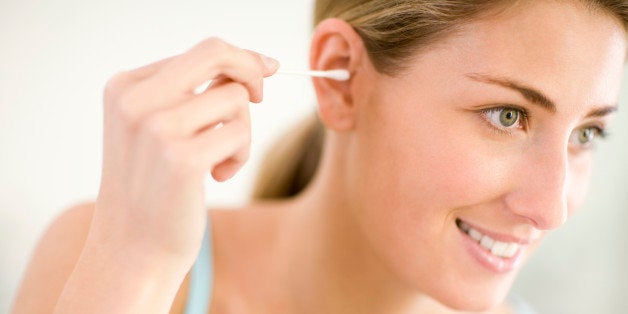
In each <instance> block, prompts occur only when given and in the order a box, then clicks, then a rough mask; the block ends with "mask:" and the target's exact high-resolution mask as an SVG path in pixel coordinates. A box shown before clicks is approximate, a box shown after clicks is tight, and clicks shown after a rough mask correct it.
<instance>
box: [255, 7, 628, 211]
mask: <svg viewBox="0 0 628 314" xmlns="http://www.w3.org/2000/svg"><path fill="white" fill-rule="evenodd" d="M521 2H523V1H521V0H517V1H513V0H432V1H427V0H423V1H422V0H394V1H390V0H316V3H315V6H314V26H316V25H318V23H320V22H321V21H322V20H324V19H327V18H339V19H342V20H344V21H346V22H347V23H349V24H350V25H351V26H352V27H353V28H354V29H355V31H356V33H358V35H359V36H360V37H361V38H362V41H363V42H364V46H365V49H366V51H367V54H368V56H369V59H370V61H371V63H372V64H373V66H374V67H375V69H376V70H377V71H378V72H380V73H383V74H387V75H390V76H394V75H396V74H398V73H400V72H402V71H403V70H404V65H405V64H408V63H407V62H406V61H407V60H408V59H409V58H411V57H412V56H414V55H416V54H417V53H419V52H420V51H421V49H422V48H425V47H428V46H429V45H430V44H433V43H435V42H437V41H438V40H442V39H443V38H445V37H447V36H448V35H451V34H452V33H453V32H455V31H456V30H457V29H459V28H460V26H462V25H464V24H465V23H469V22H471V21H473V20H476V19H479V18H481V17H483V16H485V15H487V14H490V13H495V14H498V13H500V12H503V11H502V10H500V9H507V8H512V7H514V6H516V5H517V4H518V3H521ZM580 2H581V3H582V4H584V5H585V6H586V7H587V8H588V9H591V10H599V11H602V12H604V13H607V14H608V15H610V16H611V17H614V18H616V19H618V20H619V22H620V23H622V25H623V26H624V29H626V28H627V25H628V3H626V0H580ZM323 140H324V126H323V125H322V123H321V122H320V121H319V119H318V117H317V115H316V113H315V114H313V115H311V116H308V117H306V118H305V119H304V120H303V121H302V122H301V123H298V124H297V127H296V128H295V129H294V130H292V131H290V132H288V133H287V134H285V135H284V137H282V138H280V139H279V140H278V141H277V142H276V143H275V144H274V146H272V147H271V149H270V152H269V153H268V154H267V156H266V158H265V159H264V161H263V163H262V165H261V170H260V173H259V174H258V177H257V179H256V181H255V184H254V188H253V194H252V196H251V199H253V200H254V199H268V198H287V197H291V196H294V195H296V194H298V193H299V192H300V191H301V190H302V189H303V188H304V187H305V186H306V185H307V184H308V183H309V181H310V179H311V178H312V176H313V175H314V173H315V171H316V168H317V166H318V161H319V158H320V151H321V149H322V146H323Z"/></svg>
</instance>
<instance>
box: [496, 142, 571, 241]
mask: <svg viewBox="0 0 628 314" xmlns="http://www.w3.org/2000/svg"><path fill="white" fill-rule="evenodd" d="M517 168H518V169H517V170H515V171H514V174H513V175H515V176H516V177H515V180H514V182H515V188H514V189H512V190H511V192H510V193H509V195H508V196H507V197H506V203H507V205H508V207H509V208H510V210H511V211H512V212H514V213H515V214H517V215H519V216H523V217H525V218H527V219H528V220H530V221H532V223H533V224H534V226H535V228H537V229H539V230H551V229H556V228H558V227H559V226H561V225H562V224H564V223H565V221H566V220H567V215H568V208H567V207H568V203H567V187H568V180H569V153H568V151H567V148H566V147H565V146H561V145H554V147H552V148H548V147H545V148H541V149H530V150H528V152H527V153H524V154H523V155H522V159H521V162H520V163H519V164H518V165H517Z"/></svg>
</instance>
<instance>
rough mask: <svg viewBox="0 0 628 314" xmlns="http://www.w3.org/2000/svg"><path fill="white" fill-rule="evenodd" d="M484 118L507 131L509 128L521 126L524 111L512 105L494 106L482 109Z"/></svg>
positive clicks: (497, 127) (524, 116) (524, 115)
mask: <svg viewBox="0 0 628 314" xmlns="http://www.w3.org/2000/svg"><path fill="white" fill-rule="evenodd" d="M482 115H483V116H484V118H485V119H486V120H487V121H488V122H489V123H490V124H491V125H492V126H493V127H495V128H496V129H498V130H502V131H507V130H509V129H515V128H523V127H524V125H523V124H522V122H523V121H525V119H526V112H525V111H524V110H522V109H518V108H512V107H496V108H489V109H484V110H482Z"/></svg>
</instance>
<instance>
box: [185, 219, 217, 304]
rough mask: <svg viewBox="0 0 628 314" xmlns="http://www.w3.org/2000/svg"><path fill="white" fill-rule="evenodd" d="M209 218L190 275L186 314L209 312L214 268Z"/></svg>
mask: <svg viewBox="0 0 628 314" xmlns="http://www.w3.org/2000/svg"><path fill="white" fill-rule="evenodd" d="M207 216H208V218H207V227H206V228H205V235H204V236H203V244H202V245H201V250H200V251H199V253H198V257H197V258H196V262H195V263H194V266H192V271H191V273H190V289H189V293H188V299H187V301H186V305H185V314H206V313H207V312H208V311H209V304H210V301H211V300H210V299H211V295H212V284H213V279H214V278H213V268H214V267H213V256H212V253H213V252H212V231H211V221H210V220H209V214H208V215H207Z"/></svg>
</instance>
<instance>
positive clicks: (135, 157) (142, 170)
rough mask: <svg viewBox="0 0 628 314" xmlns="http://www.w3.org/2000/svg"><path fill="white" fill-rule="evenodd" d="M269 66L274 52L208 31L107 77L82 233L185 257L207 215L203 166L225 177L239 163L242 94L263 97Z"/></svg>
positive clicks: (191, 254) (245, 113) (247, 137)
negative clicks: (96, 181) (95, 173)
mask: <svg viewBox="0 0 628 314" xmlns="http://www.w3.org/2000/svg"><path fill="white" fill-rule="evenodd" d="M277 68H278V63H277V61H275V60H273V59H270V58H267V57H264V56H262V55H260V54H257V53H255V52H252V51H248V50H243V49H240V48H237V47H234V46H232V45H229V44H227V43H225V42H224V41H222V40H220V39H216V38H210V39H207V40H204V41H202V42H200V43H199V44H197V45H196V46H194V47H193V48H192V49H190V50H189V51H187V52H185V53H183V54H181V55H177V56H173V57H170V58H167V59H164V60H161V61H158V62H156V63H153V64H150V65H147V66H144V67H141V68H138V69H135V70H131V71H125V72H121V73H119V74H117V75H115V76H114V77H113V78H111V79H110V80H109V82H108V83H107V85H106V88H105V92H104V147H103V166H102V179H101V185H100V191H99V195H98V198H97V201H96V211H95V213H94V218H93V220H92V227H91V229H90V236H95V237H97V238H98V239H100V240H101V241H102V239H107V240H106V241H108V242H113V243H114V244H112V245H114V246H120V247H121V248H124V249H130V250H132V251H138V250H141V253H142V254H144V253H145V254H148V256H169V257H176V258H181V257H187V258H188V261H191V260H193V258H195V256H196V254H197V252H198V249H199V247H200V243H201V241H202V236H203V232H204V229H205V225H206V219H207V211H206V208H205V204H204V201H205V198H204V184H203V182H204V179H205V175H206V173H207V171H210V172H211V174H212V176H213V177H214V178H215V179H216V180H217V181H224V180H227V179H229V178H231V177H232V176H233V175H234V174H235V173H236V172H237V171H238V170H239V169H240V168H241V167H242V165H243V164H244V163H245V162H246V160H247V159H248V156H249V150H250V141H251V127H250V113H249V109H248V103H249V101H251V102H260V101H261V100H262V80H263V78H264V77H267V76H270V75H272V74H273V73H274V72H275V71H276V70H277ZM208 80H213V81H212V84H211V85H210V86H209V87H208V88H207V89H206V90H205V91H204V92H202V93H200V94H195V93H194V90H195V88H197V87H198V86H199V85H201V84H202V83H204V82H207V81H208Z"/></svg>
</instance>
